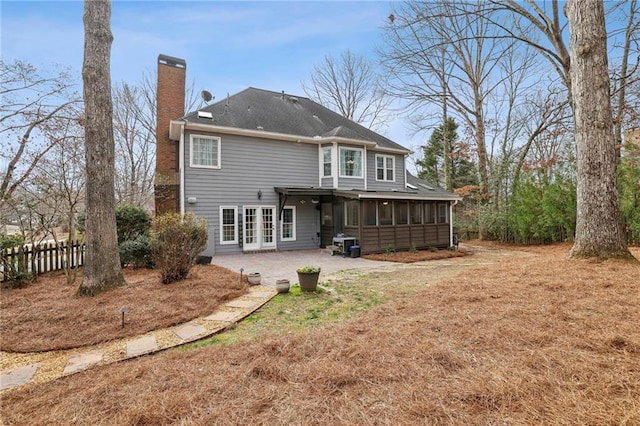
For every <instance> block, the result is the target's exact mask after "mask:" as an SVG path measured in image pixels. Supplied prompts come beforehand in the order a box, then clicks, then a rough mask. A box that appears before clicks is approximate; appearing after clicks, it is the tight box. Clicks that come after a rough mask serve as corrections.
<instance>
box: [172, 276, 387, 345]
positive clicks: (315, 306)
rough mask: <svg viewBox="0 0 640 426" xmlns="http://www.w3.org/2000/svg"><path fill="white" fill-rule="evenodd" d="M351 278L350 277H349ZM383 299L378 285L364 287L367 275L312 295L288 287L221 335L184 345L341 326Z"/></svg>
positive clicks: (325, 286) (323, 286)
mask: <svg viewBox="0 0 640 426" xmlns="http://www.w3.org/2000/svg"><path fill="white" fill-rule="evenodd" d="M352 275H353V274H352ZM385 300H386V296H385V295H384V294H383V292H382V291H381V289H380V288H379V287H378V286H371V285H370V284H367V275H365V274H357V275H355V276H353V277H351V276H350V277H346V278H344V279H340V280H335V281H329V282H324V283H320V285H318V289H317V291H315V292H303V291H302V290H300V286H298V285H292V286H291V288H290V290H289V292H288V293H284V294H278V295H277V296H275V297H274V298H273V299H271V301H269V303H267V304H265V305H264V306H262V307H261V308H260V309H259V310H257V311H256V312H254V313H253V314H251V315H249V316H248V317H246V318H245V319H243V320H242V321H241V322H239V323H237V324H235V325H234V326H232V327H230V328H228V329H227V330H225V332H224V333H222V334H219V335H215V336H213V337H210V338H207V339H203V340H200V341H198V342H195V343H192V344H189V345H184V346H182V347H180V348H178V349H177V350H191V349H197V348H202V347H205V346H210V345H232V344H235V343H239V342H247V341H250V340H253V339H255V338H256V337H258V336H261V335H266V334H277V335H283V334H300V333H306V332H309V331H312V330H315V329H318V328H320V327H323V326H326V325H328V324H335V323H342V322H345V321H347V320H349V319H351V318H353V317H355V316H356V315H358V314H360V313H362V312H365V311H367V310H369V309H371V308H372V307H374V306H376V305H378V304H380V303H382V302H383V301H385Z"/></svg>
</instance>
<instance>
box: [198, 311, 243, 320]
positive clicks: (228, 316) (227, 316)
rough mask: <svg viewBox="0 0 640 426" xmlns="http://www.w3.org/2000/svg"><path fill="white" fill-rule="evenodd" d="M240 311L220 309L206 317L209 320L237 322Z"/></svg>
mask: <svg viewBox="0 0 640 426" xmlns="http://www.w3.org/2000/svg"><path fill="white" fill-rule="evenodd" d="M238 317H239V315H238V312H230V311H218V312H214V313H213V314H211V315H209V316H208V317H204V319H206V320H207V321H220V322H235V321H236V320H237V319H238Z"/></svg>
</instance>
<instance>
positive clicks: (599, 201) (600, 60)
mask: <svg viewBox="0 0 640 426" xmlns="http://www.w3.org/2000/svg"><path fill="white" fill-rule="evenodd" d="M566 12H567V17H568V20H569V29H570V46H571V72H570V77H571V85H572V87H573V112H574V119H575V123H576V125H575V139H576V147H577V167H578V169H577V173H578V186H577V197H578V198H577V199H578V216H577V223H576V239H575V242H574V245H573V248H572V249H571V253H570V254H571V256H572V257H601V258H609V257H617V258H628V259H633V256H632V255H631V253H630V252H629V250H628V249H627V244H626V239H625V233H624V230H623V223H622V216H621V213H620V201H619V194H618V188H617V184H616V164H617V162H616V154H615V140H614V135H613V118H612V114H611V103H610V100H611V96H610V92H609V87H610V85H609V84H610V83H609V74H608V61H607V33H606V29H605V15H604V5H603V2H602V1H601V0H591V1H585V0H569V1H568V2H567V7H566Z"/></svg>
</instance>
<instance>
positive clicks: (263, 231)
mask: <svg viewBox="0 0 640 426" xmlns="http://www.w3.org/2000/svg"><path fill="white" fill-rule="evenodd" d="M275 210H276V208H275V207H273V206H265V207H261V206H245V207H244V245H243V249H244V250H245V251H248V250H261V249H269V248H274V247H275V246H276V223H275Z"/></svg>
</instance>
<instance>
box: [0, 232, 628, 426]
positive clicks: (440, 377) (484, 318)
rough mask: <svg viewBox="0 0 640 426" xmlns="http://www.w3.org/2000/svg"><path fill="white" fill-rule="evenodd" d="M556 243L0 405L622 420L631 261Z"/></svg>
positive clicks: (401, 273) (376, 277) (51, 420)
mask: <svg viewBox="0 0 640 426" xmlns="http://www.w3.org/2000/svg"><path fill="white" fill-rule="evenodd" d="M568 249H569V246H567V245H561V246H553V247H545V248H537V249H534V250H531V251H529V253H528V254H526V255H522V256H505V257H504V258H503V260H502V261H500V262H499V263H494V264H488V265H484V266H482V265H481V266H475V267H470V268H468V269H465V270H463V271H462V272H461V273H459V274H458V275H456V276H455V277H452V278H447V279H444V280H441V281H439V282H436V283H432V282H430V281H429V274H430V271H437V269H428V268H424V267H420V266H418V265H416V267H415V268H402V269H399V270H397V271H393V272H386V273H382V272H376V273H373V274H371V275H369V276H366V275H365V276H360V277H358V279H361V280H364V282H366V283H367V284H368V285H376V286H379V290H380V291H384V289H385V283H387V285H389V284H388V283H393V289H391V290H394V289H397V283H398V282H399V281H400V282H401V281H403V282H406V283H407V286H406V288H405V289H403V291H400V292H396V291H390V292H387V294H388V295H394V294H399V295H402V297H396V298H389V300H387V301H385V302H384V303H381V304H378V305H377V306H376V307H374V308H373V309H371V310H369V311H368V312H366V313H364V314H362V315H360V316H357V317H355V318H353V319H352V320H350V321H348V322H346V323H343V324H338V325H329V326H326V327H324V328H320V329H317V330H315V331H312V332H308V333H299V334H284V333H283V334H280V335H274V334H263V335H259V336H257V337H256V338H255V339H254V340H252V341H249V342H242V343H237V344H231V345H212V346H208V347H203V348H199V349H191V350H173V351H169V352H165V353H161V354H158V355H155V356H152V357H145V358H140V359H137V360H134V361H130V362H126V363H122V364H116V365H110V366H105V367H99V368H96V369H92V370H88V371H86V372H84V373H81V374H76V375H73V376H70V377H67V378H64V379H61V380H58V381H56V382H51V383H46V384H42V385H28V386H25V387H23V388H18V389H16V390H13V391H9V392H7V393H5V394H3V395H2V396H1V397H2V416H3V420H4V422H5V423H7V424H78V425H85V424H86V425H94V424H100V425H113V424H123V425H124V424H127V425H129V424H140V425H141V424H154V425H165V424H181V425H209V424H287V425H289V424H291V425H327V424H350V425H351V424H357V425H374V424H389V425H414V424H415V425H425V424H427V425H429V424H433V425H439V424H450V425H462V424H464V425H488V424H494V425H497V424H508V425H532V424H535V425H575V424H580V425H614V424H615V425H638V424H640V327H638V324H640V309H639V306H640V267H639V266H637V265H633V264H629V263H623V262H619V261H604V262H594V261H589V260H569V259H567V257H566V253H567V251H568ZM633 253H634V255H635V256H636V257H640V250H639V249H634V250H633ZM480 255H481V254H477V256H480ZM473 258H476V256H475V255H474V256H473ZM458 260H460V261H464V258H463V259H452V260H451V261H458ZM421 283H429V284H428V285H422V284H421ZM411 284H413V288H414V291H413V292H412V293H410V292H409V288H411V287H410V285H411ZM292 300H295V299H292Z"/></svg>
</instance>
